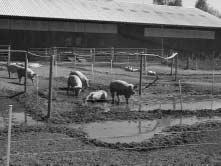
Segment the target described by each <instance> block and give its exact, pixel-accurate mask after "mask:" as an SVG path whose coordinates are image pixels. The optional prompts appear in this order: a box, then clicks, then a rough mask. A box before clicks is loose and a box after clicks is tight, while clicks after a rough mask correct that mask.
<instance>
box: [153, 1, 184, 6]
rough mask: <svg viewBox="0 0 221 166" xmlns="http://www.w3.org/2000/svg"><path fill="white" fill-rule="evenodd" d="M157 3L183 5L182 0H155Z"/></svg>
mask: <svg viewBox="0 0 221 166" xmlns="http://www.w3.org/2000/svg"><path fill="white" fill-rule="evenodd" d="M153 3H154V4H157V5H168V6H182V0H153Z"/></svg>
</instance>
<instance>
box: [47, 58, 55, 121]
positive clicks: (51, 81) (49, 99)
mask: <svg viewBox="0 0 221 166" xmlns="http://www.w3.org/2000/svg"><path fill="white" fill-rule="evenodd" d="M53 63H54V55H51V59H50V73H49V91H48V114H47V116H46V117H47V118H50V116H51V107H52V84H53Z"/></svg>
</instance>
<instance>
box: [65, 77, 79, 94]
mask: <svg viewBox="0 0 221 166" xmlns="http://www.w3.org/2000/svg"><path fill="white" fill-rule="evenodd" d="M67 84H68V87H67V94H69V90H70V88H72V89H73V93H74V95H75V96H78V95H79V94H80V92H81V89H82V82H81V79H80V78H79V77H78V76H76V75H70V76H69V77H68V83H67Z"/></svg>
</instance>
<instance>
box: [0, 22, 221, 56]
mask: <svg viewBox="0 0 221 166" xmlns="http://www.w3.org/2000/svg"><path fill="white" fill-rule="evenodd" d="M145 28H160V26H153V25H149V26H143V25H132V24H102V23H99V24H98V23H85V22H82V23H81V22H70V21H69V22H67V21H51V20H50V21H49V20H24V19H19V20H17V19H6V18H5V19H3V18H1V19H0V36H1V38H0V45H8V44H10V45H12V47H13V48H14V49H29V48H36V47H41V48H42V47H52V46H62V47H63V46H68V47H95V48H96V47H133V48H134V47H137V48H138V47H143V48H144V47H145V48H150V49H152V48H154V49H160V48H162V46H161V44H162V39H163V43H164V48H165V49H171V48H172V49H177V50H181V51H182V50H184V51H189V52H191V51H204V50H212V49H215V50H217V51H221V47H220V43H221V30H216V31H215V38H216V39H215V40H212V39H190V38H185V39H183V38H166V37H164V38H160V37H145V36H144V29H145ZM165 28H176V29H177V27H165ZM180 29H182V30H185V29H188V30H198V29H189V28H184V27H180ZM199 30H201V29H199ZM204 30H205V31H211V29H204Z"/></svg>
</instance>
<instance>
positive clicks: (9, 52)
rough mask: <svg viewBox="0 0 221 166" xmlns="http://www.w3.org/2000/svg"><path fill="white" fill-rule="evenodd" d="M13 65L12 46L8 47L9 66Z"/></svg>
mask: <svg viewBox="0 0 221 166" xmlns="http://www.w3.org/2000/svg"><path fill="white" fill-rule="evenodd" d="M10 63H11V46H10V45H9V46H8V65H9V64H10Z"/></svg>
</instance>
